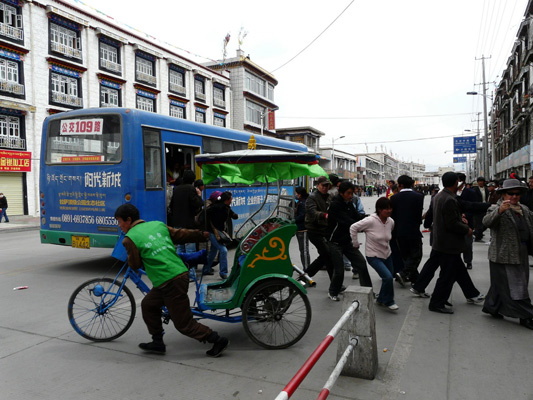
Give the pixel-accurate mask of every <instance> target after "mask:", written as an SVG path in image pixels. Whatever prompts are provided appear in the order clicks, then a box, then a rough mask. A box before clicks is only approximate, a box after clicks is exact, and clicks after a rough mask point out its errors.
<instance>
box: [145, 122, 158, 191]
mask: <svg viewBox="0 0 533 400" xmlns="http://www.w3.org/2000/svg"><path fill="white" fill-rule="evenodd" d="M143 142H144V179H145V187H146V189H163V163H162V161H161V160H162V155H161V136H160V134H159V132H158V131H153V130H147V129H145V130H144V131H143Z"/></svg>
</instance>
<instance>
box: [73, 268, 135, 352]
mask: <svg viewBox="0 0 533 400" xmlns="http://www.w3.org/2000/svg"><path fill="white" fill-rule="evenodd" d="M120 285H121V282H118V281H115V282H114V283H113V280H112V279H110V278H97V279H92V280H90V281H87V282H85V283H84V284H82V285H81V286H80V287H78V288H77V289H76V290H75V291H74V293H72V296H70V300H69V301H68V319H69V321H70V324H71V325H72V327H73V328H74V330H75V331H76V332H78V333H79V334H80V335H81V336H83V337H84V338H86V339H89V340H92V341H95V342H107V341H110V340H114V339H116V338H118V337H119V336H122V335H123V334H124V333H125V332H126V331H127V330H128V329H129V327H130V326H131V324H132V323H133V319H134V318H135V311H136V306H135V299H134V298H133V294H131V291H130V290H129V289H128V288H127V287H126V286H124V287H123V288H122V292H121V293H120V294H119V293H118V291H119V289H120Z"/></svg>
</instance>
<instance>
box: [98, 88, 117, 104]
mask: <svg viewBox="0 0 533 400" xmlns="http://www.w3.org/2000/svg"><path fill="white" fill-rule="evenodd" d="M106 97H107V100H106ZM119 97H120V90H119V89H114V88H110V87H108V86H104V85H101V87H100V104H101V105H102V107H119Z"/></svg>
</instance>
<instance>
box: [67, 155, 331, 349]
mask: <svg viewBox="0 0 533 400" xmlns="http://www.w3.org/2000/svg"><path fill="white" fill-rule="evenodd" d="M196 162H197V164H198V165H199V166H200V167H201V168H202V172H203V180H204V182H205V183H206V184H209V183H210V182H212V181H214V180H215V179H216V178H219V177H221V178H224V179H226V180H227V181H228V182H230V183H241V184H250V185H251V184H253V183H255V182H261V183H263V184H264V186H266V194H265V196H264V200H263V203H262V204H261V206H260V207H259V209H258V210H257V211H256V212H254V213H253V214H252V215H250V216H249V217H248V219H247V220H246V222H245V223H244V224H243V225H242V226H241V227H240V228H239V229H238V230H237V232H236V234H235V236H236V238H237V239H238V240H239V245H238V247H237V249H236V251H235V256H234V260H233V264H232V268H231V272H230V274H229V276H228V278H227V279H224V280H222V281H220V282H209V283H203V282H202V280H201V279H199V280H198V279H195V286H196V293H195V301H194V304H193V305H192V307H191V311H192V312H193V315H194V317H195V318H197V319H204V318H205V319H211V320H217V321H222V322H229V323H240V322H242V324H243V326H244V330H245V332H246V333H247V335H248V336H249V337H250V339H252V341H253V342H255V343H257V344H258V345H260V346H262V347H264V348H267V349H283V348H287V347H289V346H292V345H293V344H295V343H297V342H298V341H299V340H300V339H301V338H302V337H303V336H304V335H305V333H306V331H307V329H308V328H309V324H310V323H311V306H310V303H309V299H308V298H307V290H306V287H311V286H314V282H313V281H312V280H311V278H310V277H309V276H307V274H305V273H304V271H303V270H302V269H300V268H299V267H298V266H295V265H293V263H292V261H291V259H290V255H289V245H290V241H291V239H292V237H293V236H294V235H295V233H296V230H297V228H296V225H295V224H294V203H293V201H294V198H293V196H291V195H288V194H287V193H284V190H283V188H282V183H283V181H284V180H292V179H296V178H298V177H301V176H312V177H316V176H321V175H326V172H325V171H324V170H323V169H322V168H321V167H320V166H319V165H318V159H317V156H316V155H315V154H312V153H287V152H282V151H274V150H242V151H233V152H227V153H221V154H201V155H197V156H196ZM265 210H267V212H266V213H265ZM123 271H125V272H124V276H123V277H122V281H121V280H119V279H120V278H121V276H122V273H123ZM143 275H145V273H144V271H143V270H142V269H140V270H138V271H135V270H133V269H131V268H130V267H128V266H127V265H126V264H125V265H124V266H123V268H122V269H121V271H119V273H118V274H117V276H116V277H115V278H114V279H112V278H100V279H93V280H91V281H88V282H86V283H84V284H82V285H81V286H80V287H78V288H77V289H76V290H75V291H74V293H73V294H72V296H71V299H70V301H69V307H68V314H69V320H70V322H71V325H72V326H73V327H74V329H75V330H76V332H78V333H79V334H80V335H82V336H83V337H85V338H87V339H90V340H93V341H109V340H113V339H115V338H117V337H119V336H121V335H122V334H124V333H125V332H126V330H127V329H128V328H129V327H130V326H131V324H132V323H133V319H134V317H135V311H136V306H135V299H134V297H133V295H132V294H131V291H130V289H129V288H128V287H127V286H126V285H125V283H126V281H127V280H128V279H129V280H131V281H132V282H133V283H134V284H135V285H136V286H137V288H139V290H141V292H143V293H144V294H146V293H147V292H148V291H149V290H150V289H149V287H148V285H147V284H146V283H145V282H144V281H143V280H142V276H143ZM123 292H124V293H123ZM162 318H163V321H164V322H165V323H168V322H169V319H170V316H169V315H168V312H167V311H166V310H165V309H164V308H163V310H162Z"/></svg>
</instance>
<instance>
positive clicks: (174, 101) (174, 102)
mask: <svg viewBox="0 0 533 400" xmlns="http://www.w3.org/2000/svg"><path fill="white" fill-rule="evenodd" d="M170 104H171V105H173V106H176V107H181V108H185V107H187V105H186V104H185V103H182V102H181V101H176V100H170Z"/></svg>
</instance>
